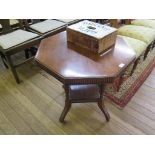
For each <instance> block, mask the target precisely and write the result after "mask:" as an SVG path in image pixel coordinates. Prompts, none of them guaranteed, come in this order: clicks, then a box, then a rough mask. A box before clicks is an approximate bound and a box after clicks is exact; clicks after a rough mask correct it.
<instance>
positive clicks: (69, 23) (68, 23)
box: [57, 19, 81, 25]
mask: <svg viewBox="0 0 155 155" xmlns="http://www.w3.org/2000/svg"><path fill="white" fill-rule="evenodd" d="M57 20H58V21H61V22H63V23H66V24H67V25H71V24H74V23H77V22H79V21H81V20H80V19H57Z"/></svg>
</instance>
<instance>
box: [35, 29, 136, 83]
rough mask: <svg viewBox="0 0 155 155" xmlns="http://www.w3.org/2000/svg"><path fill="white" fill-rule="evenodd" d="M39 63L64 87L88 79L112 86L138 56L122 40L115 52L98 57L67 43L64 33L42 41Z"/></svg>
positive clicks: (118, 39) (118, 41)
mask: <svg viewBox="0 0 155 155" xmlns="http://www.w3.org/2000/svg"><path fill="white" fill-rule="evenodd" d="M35 60H36V62H37V63H38V64H39V66H40V67H41V68H43V69H44V70H46V71H47V72H48V73H50V74H51V75H53V76H54V77H56V78H57V79H58V80H59V81H61V82H63V83H65V82H66V81H69V80H70V81H71V80H73V81H74V82H75V80H77V81H78V82H79V83H80V80H84V79H87V80H88V79H91V80H100V82H101V81H102V82H103V81H104V82H105V81H107V82H108V81H109V82H112V80H113V79H114V78H116V77H117V76H119V75H120V74H121V73H122V72H123V71H124V70H125V68H126V67H128V66H129V64H131V63H132V62H133V61H134V60H135V52H134V51H133V50H132V49H131V48H130V47H129V46H128V45H127V43H126V42H125V41H124V39H123V38H122V37H117V39H116V44H115V47H114V48H112V49H111V50H110V51H109V52H106V53H104V54H102V55H97V54H94V53H92V52H90V51H88V50H87V49H84V48H82V47H79V46H76V45H74V44H72V43H67V36H66V32H61V33H59V34H56V35H54V36H52V37H49V38H46V39H44V40H42V41H41V43H40V46H39V49H38V52H37V54H36V56H35ZM89 82H90V81H89ZM95 82H96V81H95ZM92 83H93V82H92Z"/></svg>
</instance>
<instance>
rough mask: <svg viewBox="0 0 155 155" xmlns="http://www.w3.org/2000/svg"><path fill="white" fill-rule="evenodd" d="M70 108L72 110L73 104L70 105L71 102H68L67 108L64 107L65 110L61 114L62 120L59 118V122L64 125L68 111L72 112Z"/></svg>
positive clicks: (66, 103)
mask: <svg viewBox="0 0 155 155" xmlns="http://www.w3.org/2000/svg"><path fill="white" fill-rule="evenodd" d="M70 108H71V103H69V102H67V101H66V102H65V107H64V109H63V111H62V113H61V116H60V118H59V121H60V122H61V123H64V119H65V117H66V115H67V113H68V111H69V110H70Z"/></svg>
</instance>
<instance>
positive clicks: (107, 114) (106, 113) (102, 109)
mask: <svg viewBox="0 0 155 155" xmlns="http://www.w3.org/2000/svg"><path fill="white" fill-rule="evenodd" d="M97 104H98V107H99V108H100V110H101V111H102V112H103V114H104V116H105V118H106V121H109V120H110V115H109V113H108V111H107V109H106V108H105V106H104V104H103V103H102V101H99V102H98V103H97Z"/></svg>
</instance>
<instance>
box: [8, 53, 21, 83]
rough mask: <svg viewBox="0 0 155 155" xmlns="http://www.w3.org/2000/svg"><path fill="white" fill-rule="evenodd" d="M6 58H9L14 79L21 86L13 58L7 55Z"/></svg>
mask: <svg viewBox="0 0 155 155" xmlns="http://www.w3.org/2000/svg"><path fill="white" fill-rule="evenodd" d="M6 58H7V61H8V64H9V67H10V69H11V71H12V73H13V76H14V78H15V80H16V82H17V83H18V84H19V83H20V80H19V78H18V75H17V72H16V69H15V67H14V65H13V62H12V60H11V56H10V55H7V56H6Z"/></svg>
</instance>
